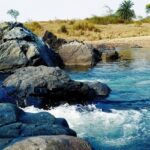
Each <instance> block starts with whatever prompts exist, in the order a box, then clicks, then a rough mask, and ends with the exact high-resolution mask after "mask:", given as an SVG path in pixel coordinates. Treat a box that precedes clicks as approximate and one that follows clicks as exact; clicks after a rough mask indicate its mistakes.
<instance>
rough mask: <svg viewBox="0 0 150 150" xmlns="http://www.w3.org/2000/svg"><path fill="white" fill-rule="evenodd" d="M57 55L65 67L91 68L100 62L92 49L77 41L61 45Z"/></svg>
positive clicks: (96, 53)
mask: <svg viewBox="0 0 150 150" xmlns="http://www.w3.org/2000/svg"><path fill="white" fill-rule="evenodd" d="M58 53H59V55H60V57H61V58H62V60H63V62H64V64H65V65H66V66H85V67H92V66H94V65H95V64H96V63H97V62H98V61H99V60H100V59H99V53H98V52H97V51H96V50H95V49H94V48H93V47H91V46H89V45H87V44H85V43H82V42H78V41H72V42H69V43H67V44H64V45H62V46H61V47H60V48H59V51H58Z"/></svg>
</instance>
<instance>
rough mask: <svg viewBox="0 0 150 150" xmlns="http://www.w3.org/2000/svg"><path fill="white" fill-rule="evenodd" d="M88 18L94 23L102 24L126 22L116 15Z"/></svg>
mask: <svg viewBox="0 0 150 150" xmlns="http://www.w3.org/2000/svg"><path fill="white" fill-rule="evenodd" d="M86 20H88V21H89V22H91V23H94V24H102V25H107V24H119V23H125V22H124V20H122V19H120V18H119V17H118V16H116V15H111V16H104V17H99V16H93V17H91V18H87V19H86Z"/></svg>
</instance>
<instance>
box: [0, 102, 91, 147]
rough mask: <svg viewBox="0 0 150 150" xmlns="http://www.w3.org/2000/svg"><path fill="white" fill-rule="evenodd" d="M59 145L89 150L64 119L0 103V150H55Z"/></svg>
mask: <svg viewBox="0 0 150 150" xmlns="http://www.w3.org/2000/svg"><path fill="white" fill-rule="evenodd" d="M40 135H43V136H41V137H40ZM52 135H53V136H52ZM57 135H63V136H57ZM65 135H67V136H65ZM32 136H34V137H32ZM70 136H74V137H70ZM28 137H32V138H28ZM72 144H74V145H72ZM12 145H13V146H12ZM86 145H87V147H86ZM60 146H62V147H63V149H65V147H68V149H69V146H70V149H72V150H73V149H74V147H75V146H77V147H79V149H81V150H82V148H83V149H85V150H90V146H89V145H88V144H87V143H86V142H84V141H82V140H81V139H78V138H76V132H75V131H73V130H71V129H70V128H69V125H68V123H67V121H66V120H65V119H63V118H55V117H54V116H53V115H51V114H50V113H47V112H41V113H27V112H24V111H23V110H22V109H19V108H18V107H16V106H15V105H13V104H8V103H7V104H5V103H1V104H0V149H3V148H5V149H7V150H9V149H11V150H12V149H13V150H18V149H19V150H26V149H37V148H38V149H42V150H48V149H49V150H50V149H53V148H55V149H56V150H58V149H59V148H60Z"/></svg>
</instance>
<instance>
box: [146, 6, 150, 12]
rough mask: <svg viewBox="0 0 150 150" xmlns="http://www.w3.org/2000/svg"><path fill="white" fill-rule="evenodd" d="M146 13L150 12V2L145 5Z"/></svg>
mask: <svg viewBox="0 0 150 150" xmlns="http://www.w3.org/2000/svg"><path fill="white" fill-rule="evenodd" d="M146 13H147V14H149V13H150V4H147V5H146Z"/></svg>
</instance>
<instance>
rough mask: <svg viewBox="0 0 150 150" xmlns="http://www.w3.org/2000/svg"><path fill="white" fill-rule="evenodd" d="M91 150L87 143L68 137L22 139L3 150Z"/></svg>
mask: <svg viewBox="0 0 150 150" xmlns="http://www.w3.org/2000/svg"><path fill="white" fill-rule="evenodd" d="M37 149H40V150H91V147H90V146H89V145H88V143H87V142H85V141H83V140H81V139H79V138H75V137H70V136H64V135H62V136H38V137H30V138H27V139H22V140H20V141H18V142H16V143H14V144H13V145H10V146H8V147H7V148H5V150H37Z"/></svg>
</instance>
